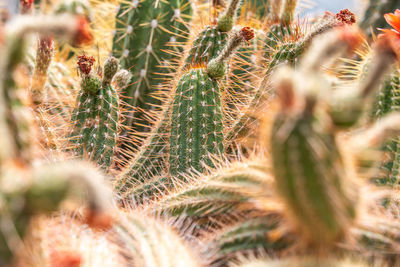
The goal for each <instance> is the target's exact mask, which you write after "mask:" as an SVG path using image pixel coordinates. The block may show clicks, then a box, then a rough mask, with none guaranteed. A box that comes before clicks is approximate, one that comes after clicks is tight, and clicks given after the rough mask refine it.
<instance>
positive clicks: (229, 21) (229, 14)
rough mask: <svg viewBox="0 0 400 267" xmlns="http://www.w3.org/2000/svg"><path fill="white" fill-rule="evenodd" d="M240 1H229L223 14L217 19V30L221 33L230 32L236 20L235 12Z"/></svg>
mask: <svg viewBox="0 0 400 267" xmlns="http://www.w3.org/2000/svg"><path fill="white" fill-rule="evenodd" d="M239 2H240V0H231V1H230V3H229V5H228V8H227V9H226V11H225V13H224V14H223V15H222V16H221V17H220V18H219V19H218V29H219V30H220V31H222V32H229V31H230V30H232V27H233V24H234V22H235V20H236V13H237V12H236V10H237V9H238V7H239Z"/></svg>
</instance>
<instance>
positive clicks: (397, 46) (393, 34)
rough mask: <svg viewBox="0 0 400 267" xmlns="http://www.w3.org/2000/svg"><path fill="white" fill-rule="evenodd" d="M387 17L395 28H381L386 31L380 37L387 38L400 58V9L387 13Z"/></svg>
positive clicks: (388, 21)
mask: <svg viewBox="0 0 400 267" xmlns="http://www.w3.org/2000/svg"><path fill="white" fill-rule="evenodd" d="M385 19H386V22H387V23H388V24H389V25H390V26H392V27H393V29H379V30H380V31H382V32H384V33H383V34H380V35H379V36H378V38H381V39H382V38H385V39H386V40H387V42H388V43H389V45H390V46H391V47H392V50H393V52H395V53H396V54H397V56H398V58H399V59H400V10H399V9H396V11H395V12H394V13H388V14H385Z"/></svg>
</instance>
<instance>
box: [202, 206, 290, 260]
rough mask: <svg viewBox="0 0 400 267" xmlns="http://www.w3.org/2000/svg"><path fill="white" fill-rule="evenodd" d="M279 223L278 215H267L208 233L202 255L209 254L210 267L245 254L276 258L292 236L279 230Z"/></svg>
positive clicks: (288, 244) (286, 246) (285, 247)
mask: <svg viewBox="0 0 400 267" xmlns="http://www.w3.org/2000/svg"><path fill="white" fill-rule="evenodd" d="M281 223H282V217H281V216H279V215H278V214H270V215H267V216H259V217H257V218H254V219H246V221H243V222H240V223H237V224H234V225H233V226H231V225H229V226H227V227H224V228H223V229H222V230H220V231H218V232H217V233H216V234H211V237H209V239H210V240H208V238H206V242H207V243H206V245H205V246H204V248H203V249H202V251H203V254H205V255H210V254H211V255H212V256H211V265H212V266H221V265H224V262H229V261H233V259H235V258H240V257H244V256H247V255H252V256H257V255H265V254H269V255H279V254H280V253H282V252H284V251H285V250H287V249H289V248H290V247H291V246H292V245H293V241H294V236H291V235H290V234H285V233H283V231H282V230H281V229H279V227H281Z"/></svg>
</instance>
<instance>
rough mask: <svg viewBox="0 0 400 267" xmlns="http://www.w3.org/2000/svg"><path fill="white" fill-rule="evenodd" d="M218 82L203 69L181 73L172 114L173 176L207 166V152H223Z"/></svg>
mask: <svg viewBox="0 0 400 267" xmlns="http://www.w3.org/2000/svg"><path fill="white" fill-rule="evenodd" d="M219 88H220V87H219V85H218V82H216V81H214V80H212V79H211V78H210V77H209V76H208V75H207V73H206V72H205V71H204V69H195V70H191V71H190V72H187V73H186V74H184V75H183V76H182V78H181V79H180V82H179V83H178V85H177V88H176V92H175V98H174V101H173V109H172V114H171V133H170V138H169V140H170V160H169V170H170V173H171V175H173V176H176V175H179V174H180V173H185V172H187V171H190V170H191V169H192V168H193V169H196V170H198V171H201V170H203V169H204V167H205V166H204V164H205V165H208V164H210V163H211V162H210V161H209V159H208V154H209V153H210V154H214V155H220V154H221V153H222V152H223V136H222V129H223V128H222V104H221V99H220V97H221V92H220V90H219Z"/></svg>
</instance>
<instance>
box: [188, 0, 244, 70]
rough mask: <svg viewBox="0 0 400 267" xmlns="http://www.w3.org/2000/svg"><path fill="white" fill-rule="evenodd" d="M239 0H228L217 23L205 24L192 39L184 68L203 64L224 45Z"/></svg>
mask: <svg viewBox="0 0 400 267" xmlns="http://www.w3.org/2000/svg"><path fill="white" fill-rule="evenodd" d="M239 4H240V0H230V1H229V4H228V5H227V7H226V9H225V11H224V12H223V14H222V15H221V16H220V17H219V18H218V21H217V25H215V26H207V27H206V28H205V29H204V30H203V31H202V32H200V33H199V34H198V36H197V37H196V39H195V40H194V42H193V44H192V47H191V49H190V51H189V55H188V56H187V57H186V60H185V65H184V67H185V68H190V66H204V65H205V64H207V63H208V61H209V60H211V59H213V58H214V57H215V56H217V55H218V54H219V53H220V52H221V51H222V48H223V47H224V46H225V44H226V41H227V39H228V32H229V31H231V30H232V28H233V26H234V24H235V21H236V17H237V10H238V8H239Z"/></svg>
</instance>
